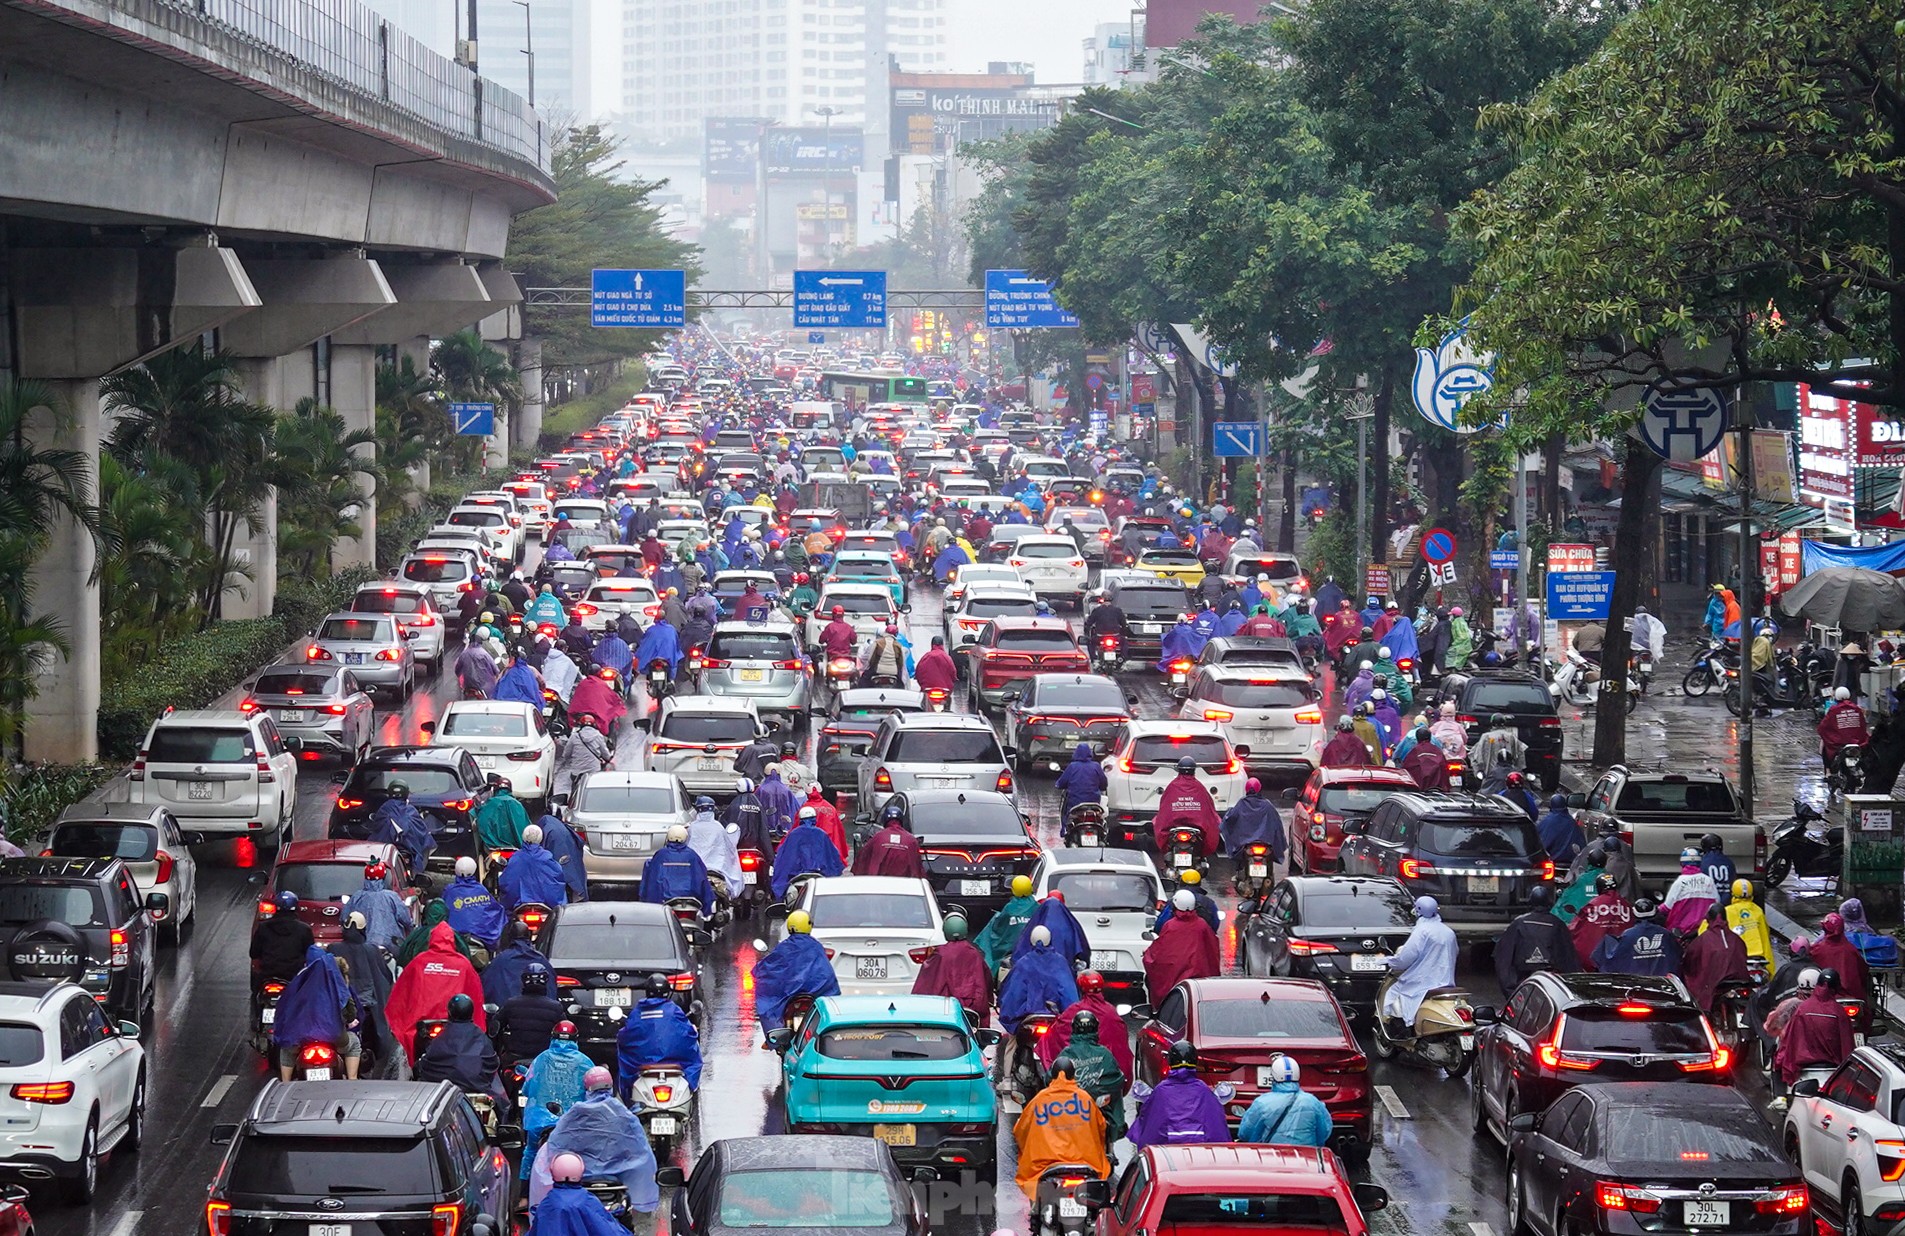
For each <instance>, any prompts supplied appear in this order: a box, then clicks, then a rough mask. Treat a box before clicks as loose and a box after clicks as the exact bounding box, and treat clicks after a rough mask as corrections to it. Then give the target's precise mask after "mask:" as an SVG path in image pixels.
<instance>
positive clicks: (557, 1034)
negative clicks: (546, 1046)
mask: <svg viewBox="0 0 1905 1236" xmlns="http://www.w3.org/2000/svg"><path fill="white" fill-rule="evenodd" d="M575 1033H576V1032H575V1023H574V1022H572V1021H559V1022H557V1023H556V1028H555V1029H554V1030H551V1031H550V1032H549V1037H550V1038H552V1039H561V1040H562V1041H563V1042H565V1043H573V1042H575Z"/></svg>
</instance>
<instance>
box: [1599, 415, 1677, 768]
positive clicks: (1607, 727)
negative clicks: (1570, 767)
mask: <svg viewBox="0 0 1905 1236" xmlns="http://www.w3.org/2000/svg"><path fill="white" fill-rule="evenodd" d="M1622 441H1623V442H1625V443H1626V445H1627V462H1626V465H1625V466H1624V467H1623V468H1622V470H1621V520H1620V525H1619V528H1618V529H1617V531H1616V532H1615V537H1614V597H1613V602H1612V604H1610V605H1609V607H1608V615H1607V641H1606V643H1605V644H1604V645H1603V646H1602V649H1601V694H1600V698H1599V699H1598V700H1596V701H1595V705H1594V756H1593V759H1594V766H1595V767H1596V768H1606V767H1608V766H1609V765H1610V764H1624V763H1626V762H1627V659H1628V652H1629V649H1630V648H1631V647H1632V645H1633V635H1632V633H1631V632H1630V631H1629V630H1628V623H1629V620H1630V619H1632V618H1633V616H1634V606H1635V604H1636V603H1637V602H1638V601H1639V600H1640V590H1641V575H1642V573H1643V571H1644V569H1645V567H1646V565H1647V553H1648V544H1647V539H1646V537H1645V536H1644V535H1643V533H1644V531H1645V529H1646V525H1647V512H1648V511H1649V509H1651V508H1652V507H1654V506H1656V505H1658V504H1659V500H1660V456H1658V455H1656V454H1654V453H1653V452H1652V451H1650V450H1648V449H1647V448H1646V447H1645V446H1642V445H1641V444H1640V443H1639V442H1636V441H1634V440H1633V439H1632V438H1629V437H1625V436H1623V438H1622Z"/></svg>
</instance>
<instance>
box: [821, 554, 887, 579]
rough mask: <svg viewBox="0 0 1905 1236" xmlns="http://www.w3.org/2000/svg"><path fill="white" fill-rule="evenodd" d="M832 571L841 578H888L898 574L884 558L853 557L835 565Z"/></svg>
mask: <svg viewBox="0 0 1905 1236" xmlns="http://www.w3.org/2000/svg"><path fill="white" fill-rule="evenodd" d="M833 573H834V574H835V575H839V576H841V577H843V578H852V577H855V576H858V577H860V578H863V579H888V578H891V577H892V576H894V575H897V574H899V572H898V571H896V570H894V568H893V564H892V563H891V562H888V561H887V560H886V559H885V558H854V559H851V560H849V561H846V562H841V563H838V564H836V565H835V567H834V568H833Z"/></svg>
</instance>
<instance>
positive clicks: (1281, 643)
mask: <svg viewBox="0 0 1905 1236" xmlns="http://www.w3.org/2000/svg"><path fill="white" fill-rule="evenodd" d="M1197 664H1199V665H1232V666H1235V665H1267V666H1273V667H1275V668H1278V669H1290V670H1297V671H1299V672H1301V673H1305V674H1307V673H1309V670H1310V667H1309V666H1307V665H1305V664H1304V663H1303V654H1302V653H1300V652H1298V651H1297V650H1296V641H1295V640H1293V639H1278V638H1276V637H1275V636H1270V635H1219V636H1218V637H1217V638H1215V639H1213V640H1211V641H1210V642H1209V643H1208V644H1205V645H1204V651H1202V652H1200V653H1198V654H1197Z"/></svg>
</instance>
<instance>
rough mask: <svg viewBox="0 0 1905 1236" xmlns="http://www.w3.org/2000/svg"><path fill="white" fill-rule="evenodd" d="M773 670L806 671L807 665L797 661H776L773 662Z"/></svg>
mask: <svg viewBox="0 0 1905 1236" xmlns="http://www.w3.org/2000/svg"><path fill="white" fill-rule="evenodd" d="M774 668H775V669H777V670H799V669H806V668H807V663H806V662H805V661H798V660H789V661H776V662H774Z"/></svg>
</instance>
